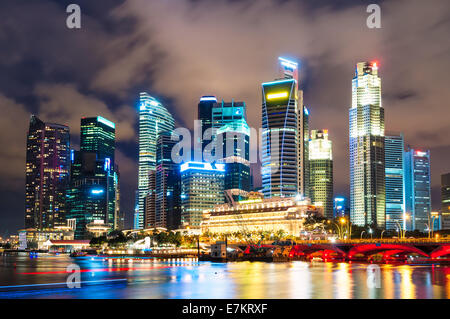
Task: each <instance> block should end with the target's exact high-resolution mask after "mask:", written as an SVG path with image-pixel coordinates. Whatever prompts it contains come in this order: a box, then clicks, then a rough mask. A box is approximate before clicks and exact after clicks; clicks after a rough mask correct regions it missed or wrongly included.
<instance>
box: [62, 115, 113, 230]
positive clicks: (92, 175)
mask: <svg viewBox="0 0 450 319" xmlns="http://www.w3.org/2000/svg"><path fill="white" fill-rule="evenodd" d="M115 131H116V126H115V124H114V123H113V122H111V121H109V120H107V119H105V118H103V117H101V116H97V117H89V118H82V119H81V130H80V133H81V136H80V151H75V150H72V151H71V179H70V186H69V188H68V191H67V204H68V208H69V209H68V214H67V215H68V218H70V219H75V220H76V224H75V226H76V227H75V238H77V239H80V238H88V237H89V236H90V235H89V233H88V231H87V226H88V225H89V224H91V223H98V222H102V223H103V224H105V225H106V226H107V227H108V228H109V229H111V230H112V229H114V226H115V223H116V214H117V207H116V205H118V204H119V203H118V201H117V200H118V196H117V193H116V192H117V191H119V189H118V186H119V180H118V178H119V177H118V173H117V172H116V171H115V169H117V168H118V166H117V165H113V163H114V162H115V135H116V133H115Z"/></svg>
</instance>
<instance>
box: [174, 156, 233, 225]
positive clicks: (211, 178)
mask: <svg viewBox="0 0 450 319" xmlns="http://www.w3.org/2000/svg"><path fill="white" fill-rule="evenodd" d="M180 173H181V209H182V210H181V223H182V225H183V226H189V227H191V228H200V223H201V221H202V217H203V211H205V210H209V209H212V208H214V206H215V205H218V204H223V202H224V194H223V189H224V175H225V165H224V164H214V163H201V162H186V163H183V164H181V165H180Z"/></svg>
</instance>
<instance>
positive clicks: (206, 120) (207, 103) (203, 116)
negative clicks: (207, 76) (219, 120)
mask: <svg viewBox="0 0 450 319" xmlns="http://www.w3.org/2000/svg"><path fill="white" fill-rule="evenodd" d="M215 103H217V98H216V97H215V96H213V95H205V96H202V97H201V98H200V102H199V103H198V113H197V115H198V116H197V118H198V120H199V121H200V125H201V127H200V128H201V130H200V132H201V136H198V137H197V139H198V140H197V141H196V142H197V144H196V145H198V146H200V145H201V147H202V149H201V152H202V154H203V151H204V150H205V147H206V146H207V145H208V144H210V143H211V141H212V136H211V139H203V138H204V136H205V135H204V134H205V131H206V130H208V129H210V128H212V109H213V107H214V104H215ZM196 147H197V146H194V148H196ZM194 151H200V150H197V149H195V150H194ZM202 159H203V157H202ZM196 160H197V159H196Z"/></svg>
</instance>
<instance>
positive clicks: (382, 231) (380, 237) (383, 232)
mask: <svg viewBox="0 0 450 319" xmlns="http://www.w3.org/2000/svg"><path fill="white" fill-rule="evenodd" d="M385 231H386V230H383V231H382V232H381V237H380V239H383V233H384V232H385Z"/></svg>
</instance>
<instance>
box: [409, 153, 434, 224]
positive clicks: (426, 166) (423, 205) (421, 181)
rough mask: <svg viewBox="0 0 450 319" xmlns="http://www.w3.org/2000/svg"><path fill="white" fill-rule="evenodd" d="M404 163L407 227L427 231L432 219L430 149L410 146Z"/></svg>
mask: <svg viewBox="0 0 450 319" xmlns="http://www.w3.org/2000/svg"><path fill="white" fill-rule="evenodd" d="M404 163H405V172H404V174H405V175H404V179H405V182H404V183H405V210H406V214H407V216H406V218H405V219H406V220H407V221H406V228H407V230H416V229H417V230H419V231H425V230H427V229H428V228H429V227H428V226H429V225H430V220H431V187H430V184H431V182H430V180H431V177H430V176H431V174H430V151H423V150H418V149H412V148H408V150H407V151H406V152H405V153H404Z"/></svg>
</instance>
